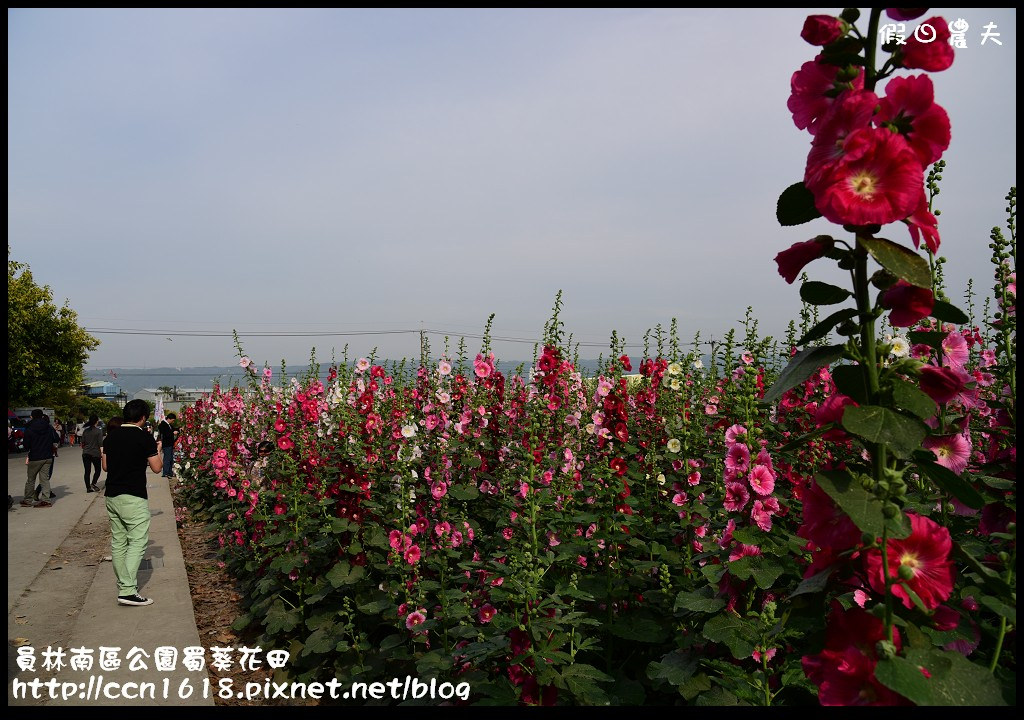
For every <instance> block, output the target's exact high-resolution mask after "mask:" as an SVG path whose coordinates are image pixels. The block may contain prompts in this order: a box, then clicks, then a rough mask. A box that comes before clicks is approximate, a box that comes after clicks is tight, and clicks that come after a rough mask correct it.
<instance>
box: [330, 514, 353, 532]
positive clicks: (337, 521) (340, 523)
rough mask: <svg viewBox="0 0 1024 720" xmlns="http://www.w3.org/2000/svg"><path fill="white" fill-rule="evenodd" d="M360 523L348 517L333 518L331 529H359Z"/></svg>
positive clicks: (343, 530) (340, 530)
mask: <svg viewBox="0 0 1024 720" xmlns="http://www.w3.org/2000/svg"><path fill="white" fill-rule="evenodd" d="M358 529H359V525H357V524H356V523H353V522H352V521H351V520H349V519H348V518H331V530H332V531H333V532H336V533H343V532H348V531H349V530H358Z"/></svg>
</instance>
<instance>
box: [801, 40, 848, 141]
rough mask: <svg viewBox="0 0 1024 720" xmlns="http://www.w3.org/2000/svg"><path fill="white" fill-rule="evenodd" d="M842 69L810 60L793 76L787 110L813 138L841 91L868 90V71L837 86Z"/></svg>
mask: <svg viewBox="0 0 1024 720" xmlns="http://www.w3.org/2000/svg"><path fill="white" fill-rule="evenodd" d="M838 74H839V68H838V67H837V66H835V65H828V64H826V63H823V62H818V61H817V59H815V60H808V61H807V62H805V63H804V64H803V65H801V66H800V69H799V70H797V71H796V72H795V73H793V77H792V78H791V79H790V81H789V87H790V95H789V100H788V101H787V102H786V107H788V108H789V111H790V112H791V113H793V123H794V124H795V125H796V126H797V127H798V128H799V129H801V130H805V129H806V130H807V132H809V133H810V134H811V135H815V134H817V132H818V125H819V123H820V122H821V120H822V118H823V117H824V116H825V114H826V113H828V111H829V108H830V107H832V103H833V102H834V100H833V98H832V97H830V96H831V95H832V94H833V91H835V90H836V89H837V87H838V88H845V89H855V90H859V89H861V88H863V87H864V72H863V71H861V72H860V73H859V74H858V75H857V77H856V78H855V79H854V80H853V81H851V82H849V83H837V82H836V76H837V75H838Z"/></svg>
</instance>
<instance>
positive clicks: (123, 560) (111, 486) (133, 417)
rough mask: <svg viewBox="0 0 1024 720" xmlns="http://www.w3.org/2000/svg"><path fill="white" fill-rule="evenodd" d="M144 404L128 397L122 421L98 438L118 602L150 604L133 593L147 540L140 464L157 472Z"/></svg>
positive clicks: (154, 444) (157, 460)
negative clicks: (101, 452) (105, 476)
mask: <svg viewBox="0 0 1024 720" xmlns="http://www.w3.org/2000/svg"><path fill="white" fill-rule="evenodd" d="M148 419H149V404H148V403H147V402H146V401H145V400H132V401H131V402H129V403H128V404H127V405H125V406H124V423H122V425H121V426H120V427H117V428H113V429H112V430H111V431H110V433H109V434H108V435H107V438H106V440H104V441H103V460H102V462H103V469H104V470H105V471H106V473H107V487H106V504H107V516H108V517H109V518H110V545H111V553H110V554H111V557H112V559H113V565H114V576H115V577H116V578H117V603H118V604H119V605H152V604H153V601H152V600H150V599H149V598H144V597H142V596H141V595H139V585H138V575H139V565H140V564H141V563H142V556H143V555H144V554H145V552H146V547H147V546H148V545H149V519H150V514H149V496H148V495H147V494H146V466H147V465H148V466H149V469H150V470H152V471H153V472H155V473H156V472H160V470H161V466H162V463H161V462H160V445H159V443H157V442H156V441H155V440H154V439H153V436H152V435H151V434H149V433H148V432H146V431H145V430H144V429H143V427H144V426H145V424H146V420H148Z"/></svg>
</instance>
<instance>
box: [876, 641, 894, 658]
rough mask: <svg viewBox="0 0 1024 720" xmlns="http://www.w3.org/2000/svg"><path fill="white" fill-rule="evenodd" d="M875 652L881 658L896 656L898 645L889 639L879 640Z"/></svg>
mask: <svg viewBox="0 0 1024 720" xmlns="http://www.w3.org/2000/svg"><path fill="white" fill-rule="evenodd" d="M875 654H876V655H878V657H879V658H884V659H890V658H894V657H896V646H895V645H894V644H893V643H891V642H889V641H888V640H879V641H878V642H877V643H876V644H875Z"/></svg>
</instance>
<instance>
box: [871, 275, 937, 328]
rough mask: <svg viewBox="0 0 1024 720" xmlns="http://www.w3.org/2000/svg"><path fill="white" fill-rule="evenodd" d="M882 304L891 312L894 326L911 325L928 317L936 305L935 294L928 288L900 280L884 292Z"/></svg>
mask: <svg viewBox="0 0 1024 720" xmlns="http://www.w3.org/2000/svg"><path fill="white" fill-rule="evenodd" d="M880 304H881V306H882V307H883V308H885V309H886V310H891V311H892V312H890V313H889V324H890V325H892V326H893V327H911V326H913V325H914V324H916V323H917V321H918V320H921V319H923V318H926V317H928V315H929V314H930V313H931V311H932V308H934V307H935V296H934V295H932V291H931V290H929V289H928V288H922V287H917V286H916V285H911V284H910V283H908V282H907V281H906V280H899V281H897V282H896V284H895V285H893V286H892V287H890V288H889V289H888V290H886V291H885V292H884V293H882V299H881V303H880Z"/></svg>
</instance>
